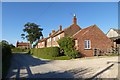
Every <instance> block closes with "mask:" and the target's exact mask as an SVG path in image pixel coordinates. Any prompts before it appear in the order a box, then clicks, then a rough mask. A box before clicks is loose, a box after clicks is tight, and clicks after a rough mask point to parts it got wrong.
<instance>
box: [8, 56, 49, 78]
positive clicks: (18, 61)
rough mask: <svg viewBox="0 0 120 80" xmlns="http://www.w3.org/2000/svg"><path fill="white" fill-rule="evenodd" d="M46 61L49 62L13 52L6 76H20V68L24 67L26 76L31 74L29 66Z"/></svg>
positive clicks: (46, 61) (45, 61)
mask: <svg viewBox="0 0 120 80" xmlns="http://www.w3.org/2000/svg"><path fill="white" fill-rule="evenodd" d="M48 62H50V60H40V59H37V58H34V57H33V56H31V55H28V54H13V57H12V59H11V67H10V69H9V72H8V75H7V78H10V77H12V76H13V77H15V76H16V78H20V70H21V69H26V70H27V74H28V76H32V72H31V70H30V67H31V66H38V65H42V64H46V63H48Z"/></svg>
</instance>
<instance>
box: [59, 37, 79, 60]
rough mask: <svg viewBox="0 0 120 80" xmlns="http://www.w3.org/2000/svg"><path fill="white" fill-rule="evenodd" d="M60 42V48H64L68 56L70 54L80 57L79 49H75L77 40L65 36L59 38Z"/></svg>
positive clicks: (72, 56) (70, 55)
mask: <svg viewBox="0 0 120 80" xmlns="http://www.w3.org/2000/svg"><path fill="white" fill-rule="evenodd" d="M58 44H59V46H60V48H61V49H63V50H64V54H65V55H66V56H69V57H71V58H77V57H79V53H78V51H76V50H75V49H74V45H75V42H74V40H73V39H72V38H70V37H63V38H61V39H60V40H58Z"/></svg>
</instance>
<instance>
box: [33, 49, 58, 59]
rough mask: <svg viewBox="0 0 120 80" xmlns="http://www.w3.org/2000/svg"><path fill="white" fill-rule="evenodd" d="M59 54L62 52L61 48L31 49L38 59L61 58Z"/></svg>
mask: <svg viewBox="0 0 120 80" xmlns="http://www.w3.org/2000/svg"><path fill="white" fill-rule="evenodd" d="M59 52H60V48H59V47H47V48H38V49H31V53H32V54H33V55H35V56H37V57H41V56H50V57H57V56H59Z"/></svg>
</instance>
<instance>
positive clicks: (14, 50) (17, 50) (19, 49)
mask: <svg viewBox="0 0 120 80" xmlns="http://www.w3.org/2000/svg"><path fill="white" fill-rule="evenodd" d="M12 52H28V50H27V49H22V48H13V49H12Z"/></svg>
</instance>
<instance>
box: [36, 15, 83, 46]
mask: <svg viewBox="0 0 120 80" xmlns="http://www.w3.org/2000/svg"><path fill="white" fill-rule="evenodd" d="M80 29H81V28H80V27H79V26H78V25H77V18H76V16H74V17H73V24H72V25H70V26H69V27H67V28H65V29H63V30H62V26H61V25H60V26H59V29H58V30H57V31H55V30H52V33H50V34H49V37H47V38H45V39H42V40H39V42H38V44H37V45H36V48H37V47H38V48H43V47H55V46H58V47H59V45H58V43H57V40H59V39H60V38H62V37H68V36H69V37H71V36H73V35H74V34H75V33H76V32H78V31H79V30H80ZM42 43H44V44H45V43H46V44H45V45H44V46H43V44H42Z"/></svg>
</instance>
